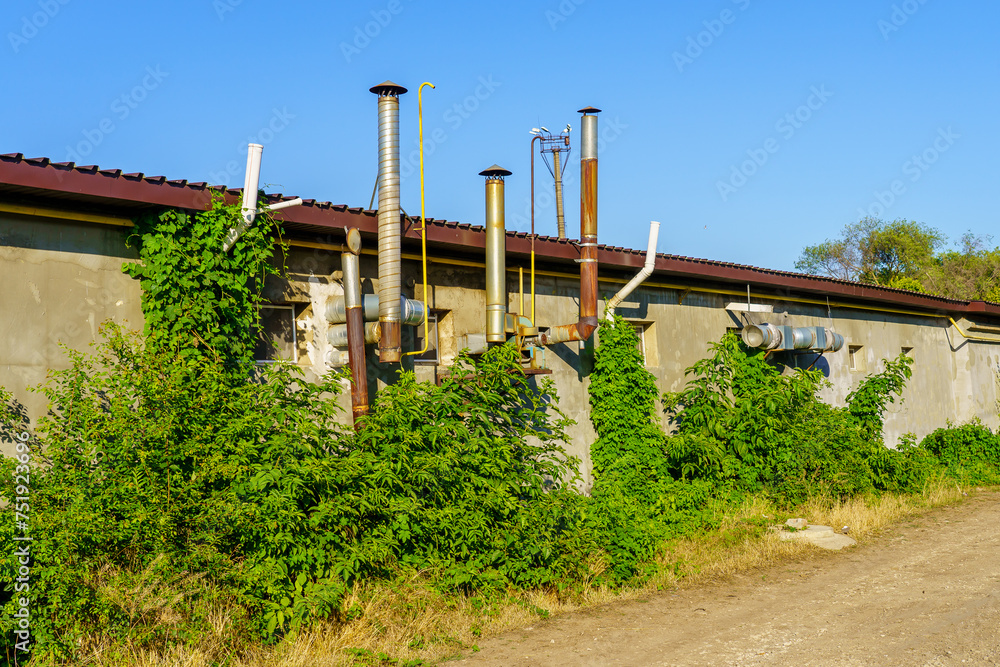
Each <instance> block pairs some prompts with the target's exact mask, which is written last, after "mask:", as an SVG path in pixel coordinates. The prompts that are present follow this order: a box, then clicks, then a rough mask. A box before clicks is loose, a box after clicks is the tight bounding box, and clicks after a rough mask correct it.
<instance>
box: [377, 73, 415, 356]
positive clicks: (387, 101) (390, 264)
mask: <svg viewBox="0 0 1000 667" xmlns="http://www.w3.org/2000/svg"><path fill="white" fill-rule="evenodd" d="M369 90H370V91H371V92H373V93H375V94H376V95H378V174H379V176H378V294H379V302H378V308H379V310H378V320H379V323H380V324H381V325H382V340H380V341H379V361H381V362H382V363H388V362H398V361H399V360H400V359H401V358H402V354H403V350H402V343H401V331H400V326H401V317H400V306H399V298H400V296H401V294H402V289H401V285H400V282H401V277H400V275H401V269H400V256H401V253H402V242H401V231H402V230H401V226H400V209H399V96H400V95H402V94H404V93H405V92H406V88H403V87H402V86H400V85H397V84H395V83H393V82H392V81H385V82H383V83H380V84H379V85H377V86H372V87H371V88H369Z"/></svg>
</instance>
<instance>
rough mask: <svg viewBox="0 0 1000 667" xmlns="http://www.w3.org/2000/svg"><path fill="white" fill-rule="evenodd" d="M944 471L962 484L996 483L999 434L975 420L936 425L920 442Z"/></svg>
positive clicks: (999, 472) (999, 470) (998, 480)
mask: <svg viewBox="0 0 1000 667" xmlns="http://www.w3.org/2000/svg"><path fill="white" fill-rule="evenodd" d="M920 446H921V447H922V448H924V449H926V450H927V451H928V452H929V453H930V454H932V455H933V456H935V457H937V459H938V460H939V461H940V462H941V464H942V465H944V466H945V468H946V470H947V473H948V474H949V475H950V476H952V477H954V478H956V479H957V480H959V481H961V482H963V483H966V484H997V483H1000V436H997V435H995V434H994V433H992V432H991V431H990V430H989V429H988V428H987V427H986V426H984V425H983V424H982V423H980V422H979V421H973V422H972V423H969V424H963V425H961V426H958V427H954V426H951V425H949V427H948V428H939V429H937V430H936V431H934V432H933V433H931V434H930V435H928V436H927V437H926V438H924V439H923V441H922V442H921V443H920Z"/></svg>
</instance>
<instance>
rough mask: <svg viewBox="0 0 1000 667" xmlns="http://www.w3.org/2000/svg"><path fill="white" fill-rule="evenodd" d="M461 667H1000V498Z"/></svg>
mask: <svg viewBox="0 0 1000 667" xmlns="http://www.w3.org/2000/svg"><path fill="white" fill-rule="evenodd" d="M481 648H482V650H481V652H480V653H478V654H475V655H473V656H470V657H468V658H467V659H465V660H460V661H458V662H457V663H449V664H463V665H464V664H467V665H482V666H496V667H514V666H515V665H516V666H520V665H546V666H548V665H961V664H966V665H988V664H998V663H1000V494H995V493H994V494H985V493H984V494H981V495H979V496H977V497H975V498H971V499H970V500H969V501H967V502H965V503H963V504H962V505H959V506H957V507H951V508H945V509H941V510H936V511H934V512H933V513H930V514H927V515H925V516H923V517H920V518H918V519H915V520H912V521H909V522H906V523H904V524H901V525H899V526H896V527H894V528H892V529H891V530H888V531H885V532H884V533H883V534H882V535H881V536H879V537H878V538H875V539H873V540H870V541H869V542H868V543H867V544H865V543H862V544H859V545H858V546H855V547H851V548H848V549H845V550H844V551H842V552H823V553H820V554H816V555H810V556H809V557H806V558H805V559H803V560H801V561H797V562H794V563H790V564H785V565H781V566H777V567H774V568H771V569H770V570H767V571H764V572H756V573H754V574H749V575H745V576H741V577H738V578H735V579H733V580H732V581H729V582H727V583H725V584H719V585H713V586H709V587H702V588H696V589H691V590H685V591H679V592H674V593H663V594H661V595H658V596H653V597H652V598H651V599H649V600H648V601H647V602H644V603H643V602H630V603H626V604H621V605H616V606H611V607H605V608H601V609H597V610H593V611H590V612H588V613H578V614H568V615H566V616H562V617H556V618H553V619H550V620H547V621H543V622H539V623H537V624H535V625H534V627H533V628H531V629H525V630H520V631H515V632H512V633H509V634H507V635H505V636H502V637H498V638H496V639H493V640H490V641H487V642H484V644H483V645H482V647H481Z"/></svg>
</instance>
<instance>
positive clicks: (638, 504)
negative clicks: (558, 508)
mask: <svg viewBox="0 0 1000 667" xmlns="http://www.w3.org/2000/svg"><path fill="white" fill-rule="evenodd" d="M598 337H599V340H600V344H599V345H598V346H597V348H596V350H595V355H594V372H593V374H592V375H591V378H590V389H589V391H590V404H591V413H590V418H591V421H592V422H593V424H594V429H595V430H596V431H597V435H598V439H597V441H596V442H595V443H594V444H593V446H592V447H591V462H592V465H593V474H594V486H593V491H592V493H593V503H592V507H591V511H592V514H593V517H594V522H593V526H594V529H595V535H596V539H597V540H598V541H599V543H600V544H601V546H602V547H603V548H604V549H605V550H606V551H607V552H608V553H609V555H610V556H611V563H610V568H609V570H610V574H611V576H612V578H613V580H615V581H619V582H620V581H626V580H628V579H630V578H632V577H634V576H635V575H636V574H639V573H644V574H649V573H650V572H651V571H652V569H651V568H652V565H651V561H652V558H653V556H654V555H655V554H656V552H657V550H658V549H659V548H660V546H661V545H662V544H663V541H664V540H666V539H668V538H670V537H673V536H676V535H681V534H688V533H690V532H693V531H694V530H696V529H697V528H700V527H702V526H703V525H704V524H705V521H706V516H705V512H704V507H705V503H706V501H707V500H708V495H709V488H710V485H708V484H705V483H701V482H690V481H686V480H675V479H674V478H673V476H672V475H671V474H670V470H669V467H668V466H667V458H666V456H665V452H664V435H663V431H662V430H661V429H660V426H659V424H657V423H656V421H655V419H656V399H657V390H656V381H655V378H653V376H652V374H651V373H650V372H649V371H648V370H646V368H645V365H644V360H643V357H642V353H641V352H640V351H639V349H638V345H637V344H638V339H637V338H636V335H635V332H634V331H633V329H632V327H631V326H630V325H629V324H628V323H627V322H626V321H625V320H623V319H622V318H620V317H615V319H614V321H613V322H608V321H607V320H602V322H601V324H600V327H599V329H598Z"/></svg>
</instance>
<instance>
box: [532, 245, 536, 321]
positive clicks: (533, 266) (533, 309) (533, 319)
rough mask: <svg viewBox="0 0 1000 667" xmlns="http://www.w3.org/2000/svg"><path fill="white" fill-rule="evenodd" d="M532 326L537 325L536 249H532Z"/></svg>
mask: <svg viewBox="0 0 1000 667" xmlns="http://www.w3.org/2000/svg"><path fill="white" fill-rule="evenodd" d="M531 326H535V249H534V248H532V249H531Z"/></svg>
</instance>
